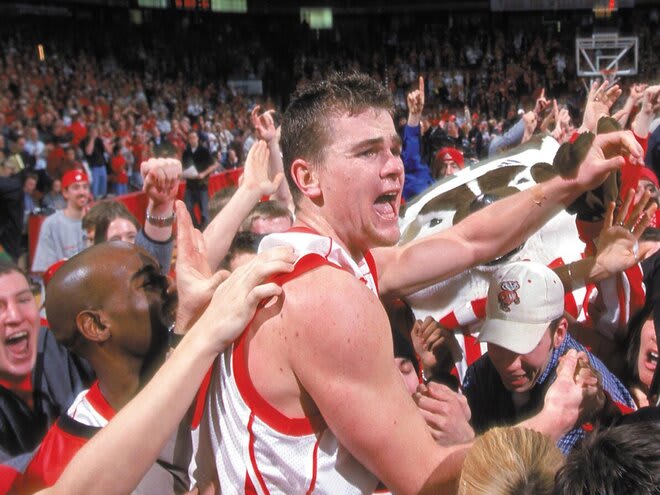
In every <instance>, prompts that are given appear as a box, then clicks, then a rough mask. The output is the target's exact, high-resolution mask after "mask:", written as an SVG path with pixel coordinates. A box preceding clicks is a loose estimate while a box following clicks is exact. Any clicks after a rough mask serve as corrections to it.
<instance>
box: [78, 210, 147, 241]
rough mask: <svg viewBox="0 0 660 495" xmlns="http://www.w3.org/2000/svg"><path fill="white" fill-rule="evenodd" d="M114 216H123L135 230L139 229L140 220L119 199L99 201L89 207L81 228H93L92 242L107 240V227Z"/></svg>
mask: <svg viewBox="0 0 660 495" xmlns="http://www.w3.org/2000/svg"><path fill="white" fill-rule="evenodd" d="M116 218H125V219H126V220H128V221H130V222H131V223H132V224H133V225H135V228H136V229H137V230H140V228H141V225H140V222H138V221H137V219H136V218H135V217H134V216H133V214H132V213H131V212H130V211H129V210H128V208H126V206H125V205H124V203H121V202H119V201H99V202H98V203H96V204H95V205H94V206H92V207H91V208H90V210H89V211H88V212H87V214H86V215H85V217H84V218H83V229H85V230H88V229H90V228H92V227H93V228H94V244H99V243H101V242H105V241H106V240H107V234H108V227H110V224H111V223H112V221H113V220H114V219H116Z"/></svg>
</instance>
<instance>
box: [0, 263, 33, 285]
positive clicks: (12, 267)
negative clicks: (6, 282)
mask: <svg viewBox="0 0 660 495" xmlns="http://www.w3.org/2000/svg"><path fill="white" fill-rule="evenodd" d="M14 272H16V273H20V274H21V275H23V276H24V277H25V280H27V275H26V274H25V272H24V271H23V270H21V269H20V268H19V266H18V265H17V264H16V263H14V262H13V261H10V260H7V259H2V258H0V275H8V274H10V273H14Z"/></svg>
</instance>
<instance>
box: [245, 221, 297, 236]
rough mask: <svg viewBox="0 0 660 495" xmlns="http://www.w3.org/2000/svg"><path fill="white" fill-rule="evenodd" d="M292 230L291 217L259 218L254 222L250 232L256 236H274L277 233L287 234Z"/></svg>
mask: <svg viewBox="0 0 660 495" xmlns="http://www.w3.org/2000/svg"><path fill="white" fill-rule="evenodd" d="M290 228H291V218H290V217H272V218H268V217H257V218H255V219H254V220H252V226H251V228H250V231H251V232H254V233H255V234H274V233H276V232H286V231H287V230H289V229H290Z"/></svg>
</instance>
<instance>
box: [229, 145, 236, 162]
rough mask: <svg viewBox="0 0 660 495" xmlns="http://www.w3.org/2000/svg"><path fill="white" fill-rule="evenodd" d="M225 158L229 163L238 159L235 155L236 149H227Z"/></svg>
mask: <svg viewBox="0 0 660 495" xmlns="http://www.w3.org/2000/svg"><path fill="white" fill-rule="evenodd" d="M227 160H228V161H229V163H235V162H237V161H238V157H237V156H236V151H234V150H233V149H232V148H230V149H229V151H227Z"/></svg>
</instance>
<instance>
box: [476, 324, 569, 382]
mask: <svg viewBox="0 0 660 495" xmlns="http://www.w3.org/2000/svg"><path fill="white" fill-rule="evenodd" d="M565 329H566V327H565V326H562V325H560V326H559V327H558V328H557V330H556V331H555V335H554V337H553V336H552V335H551V332H550V329H549V328H548V329H547V330H546V331H545V333H544V334H543V337H542V338H541V341H540V342H539V343H538V344H537V345H536V347H535V348H534V349H533V350H532V351H531V352H528V353H527V354H516V353H515V352H513V351H510V350H508V349H505V348H504V347H500V346H498V345H495V344H491V343H490V342H489V343H488V356H489V357H490V360H491V362H492V363H493V366H495V369H496V370H497V373H498V374H499V375H500V378H501V379H502V384H503V385H504V387H505V388H506V389H507V390H509V391H511V392H517V393H522V392H528V391H529V390H531V389H532V388H533V387H534V385H536V382H537V381H538V379H539V377H540V376H541V374H542V373H543V371H544V370H545V368H546V366H547V365H548V361H549V360H550V356H551V355H552V350H553V349H554V348H555V347H557V346H559V344H561V342H562V341H563V339H564V335H565V331H566V330H565Z"/></svg>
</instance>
